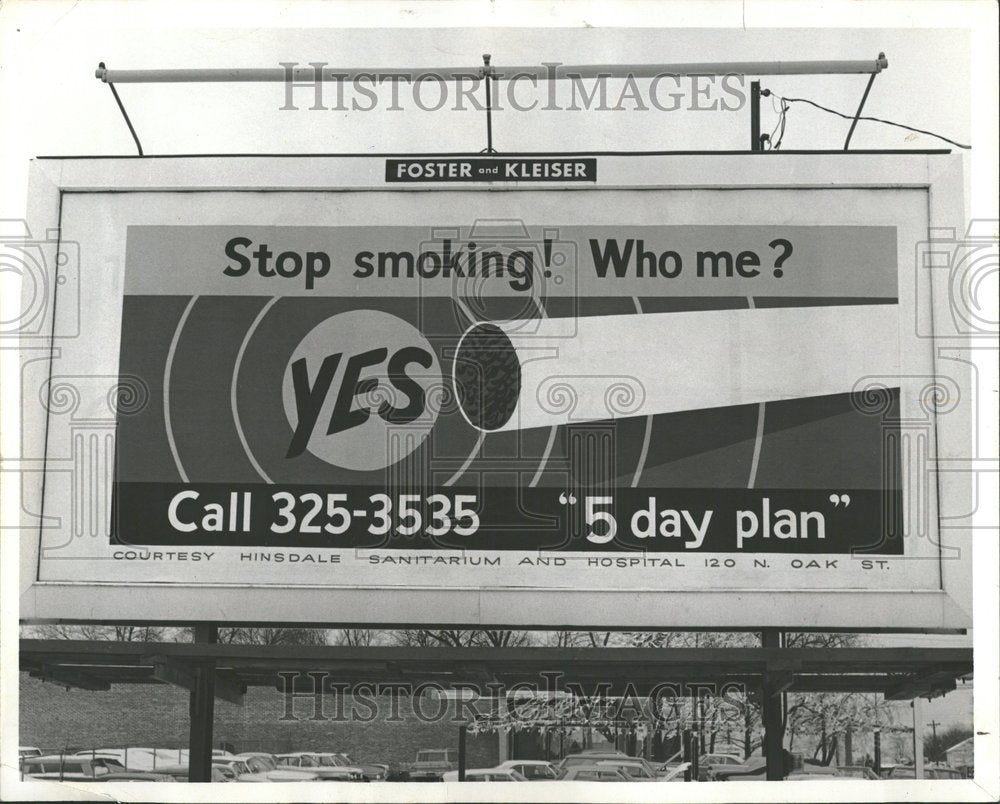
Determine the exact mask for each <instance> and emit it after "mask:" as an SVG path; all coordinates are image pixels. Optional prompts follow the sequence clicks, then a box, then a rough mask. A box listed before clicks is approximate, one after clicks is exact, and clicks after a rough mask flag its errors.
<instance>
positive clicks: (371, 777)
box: [333, 751, 389, 782]
mask: <svg viewBox="0 0 1000 804" xmlns="http://www.w3.org/2000/svg"><path fill="white" fill-rule="evenodd" d="M333 755H334V756H336V757H339V758H340V760H341V764H342V766H343V767H348V768H360V769H361V772H362V774H364V777H365V781H367V782H384V781H385V780H386V777H387V776H388V775H389V766H388V765H383V764H382V763H380V762H369V763H363V762H355V761H354V760H353V759H352V758H351V755H350V754H346V753H344V752H343V751H334V752H333Z"/></svg>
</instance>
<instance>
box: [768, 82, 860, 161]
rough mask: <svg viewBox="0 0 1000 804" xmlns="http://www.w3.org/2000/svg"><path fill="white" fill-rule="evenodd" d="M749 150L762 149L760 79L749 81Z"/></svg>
mask: <svg viewBox="0 0 1000 804" xmlns="http://www.w3.org/2000/svg"><path fill="white" fill-rule="evenodd" d="M750 150H751V151H763V150H764V148H763V143H762V142H761V141H760V81H751V82H750ZM845 150H846V149H845Z"/></svg>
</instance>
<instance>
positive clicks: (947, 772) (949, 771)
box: [924, 765, 966, 780]
mask: <svg viewBox="0 0 1000 804" xmlns="http://www.w3.org/2000/svg"><path fill="white" fill-rule="evenodd" d="M924 778H925V779H952V780H954V779H965V778H966V776H965V774H964V773H962V771H960V770H959V769H958V768H952V767H949V766H947V765H930V766H924Z"/></svg>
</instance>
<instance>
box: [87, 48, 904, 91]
mask: <svg viewBox="0 0 1000 804" xmlns="http://www.w3.org/2000/svg"><path fill="white" fill-rule="evenodd" d="M888 66H889V63H888V62H887V61H886V59H885V56H884V55H883V54H879V57H878V58H877V59H875V60H874V61H873V60H871V59H858V60H842V61H831V60H828V61H771V62H766V61H758V62H754V61H742V62H739V61H735V62H699V63H691V62H687V63H679V64H576V65H570V64H560V65H555V66H552V65H544V64H531V65H525V66H520V67H504V68H503V69H502V70H497V71H494V72H493V74H492V77H493V78H496V79H498V80H501V81H502V80H504V79H508V80H526V79H534V80H537V81H559V80H564V79H573V78H575V79H588V78H655V77H657V76H690V75H859V74H860V75H869V74H871V73H873V72H875V73H877V72H881V71H882V70H884V69H886V68H887V67H888ZM319 68H320V69H318V71H317V70H316V69H314V68H313V66H312V65H311V64H307V65H306V66H302V67H300V66H298V64H297V63H294V64H293V63H290V64H288V65H286V66H281V67H264V68H214V69H183V70H157V69H153V70H112V69H109V68H107V67H98V69H97V70H96V71H95V73H94V75H95V77H96V78H97V79H98V80H100V81H103V82H104V83H115V84H177V83H219V82H222V83H228V82H232V83H248V82H249V83H262V82H274V83H284V82H285V81H294V82H296V83H300V82H315V81H346V82H354V81H364V82H372V83H373V84H378V83H382V82H384V81H404V82H409V83H412V82H414V81H416V80H419V79H420V78H421V77H423V78H426V77H428V76H437V77H439V78H441V79H443V80H455V81H459V80H468V79H475V78H478V77H480V75H481V68H480V67H398V68H396V67H376V68H361V67H351V68H338V67H327V66H326V65H325V64H322V63H319ZM317 72H318V73H319V74H318V75H317Z"/></svg>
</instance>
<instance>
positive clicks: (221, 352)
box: [22, 155, 968, 628]
mask: <svg viewBox="0 0 1000 804" xmlns="http://www.w3.org/2000/svg"><path fill="white" fill-rule="evenodd" d="M826 158H827V159H829V158H830V157H826ZM840 158H841V159H852V160H854V161H853V162H852V164H853V165H856V166H857V167H858V171H857V172H858V173H859V175H864V174H865V173H866V172H867V174H868V175H867V176H865V181H864V182H859V181H856V180H854V181H852V179H851V175H850V172H848V174H846V175H845V174H844V173H843V170H842V168H843V165H838V172H837V174H836V175H837V176H838V177H840V178H839V180H838V182H837V183H836V184H834V185H831V184H830V183H829V182H824V181H822V180H821V179H822V173H823V170H824V168H823V164H822V159H823V157H821V156H811V157H799V156H792V155H789V156H786V157H783V159H784V160H787V161H783V162H782V163H781V164H782V166H783V168H784V170H785V173H786V175H787V178H785V179H784V180H779V179H780V176H779V177H777V178H776V177H775V176H774V175H771V176H769V177H768V181H767V182H766V183H765V182H760V181H759V180H755V175H754V170H753V169H746V164H747V162H746V161H745V162H744V163H743V165H742V166H741V172H740V175H741V177H742V178H741V179H740V180H734V179H733V178H732V176H733V175H734V173H733V171H732V170H731V165H730V164H729V163H728V162H724V161H722V160H721V159H720V158H713V157H709V156H706V157H698V158H691V157H687V158H686V160H687V161H686V162H685V164H684V167H683V170H681V171H678V170H677V169H676V165H677V162H676V160H673V161H672V160H669V159H667V160H665V159H664V158H662V157H635V158H633V159H631V160H629V159H624V158H617V159H601V158H587V159H580V160H576V162H579V163H580V164H575V163H574V160H572V159H565V158H560V157H552V158H533V159H531V160H524V162H525V164H518V160H516V159H505V160H503V161H504V165H503V166H502V168H503V171H502V172H501V173H500V174H499V175H498V176H495V177H491V176H489V175H488V171H489V169H490V166H489V165H488V164H482V163H485V162H488V160H484V159H482V158H479V159H474V160H472V159H470V160H461V159H451V160H444V159H443V160H413V159H405V158H400V159H388V160H378V159H370V160H368V159H366V160H340V161H338V160H336V159H329V160H316V159H315V158H313V159H312V160H310V159H307V158H302V159H295V160H291V159H289V160H282V159H273V158H272V159H269V160H264V159H261V160H259V162H258V164H256V165H255V167H254V171H256V172H251V173H246V172H243V173H241V166H240V164H239V162H240V160H237V159H228V160H227V159H225V158H218V159H213V160H205V159H191V160H170V161H169V164H165V163H161V165H163V167H162V168H160V166H159V165H157V166H156V167H157V168H160V169H159V171H154V173H155V172H159V173H160V175H155V176H150V175H149V174H148V173H146V174H143V175H141V176H139V175H137V174H136V172H135V171H134V170H133V169H131V168H130V167H129V166H128V165H127V163H125V161H124V160H122V161H121V164H117V165H116V164H105V165H95V164H94V163H88V162H87V161H86V160H80V162H79V163H72V165H73V166H76V165H78V167H74V170H78V171H79V174H80V176H81V179H80V180H81V181H82V182H84V183H86V188H85V189H83V188H82V187H81V188H75V189H73V190H72V191H70V190H68V189H67V188H66V187H62V188H61V189H59V190H58V191H57V192H58V197H59V199H60V203H59V206H58V212H57V215H58V228H59V243H58V248H59V249H62V250H65V248H66V247H67V246H68V245H69V244H73V246H74V248H76V249H77V252H76V253H77V254H78V262H77V263H75V264H73V265H72V266H71V268H72V270H74V271H76V272H78V277H77V280H76V281H74V282H72V283H64V284H58V283H57V284H56V287H55V291H54V296H55V300H56V302H57V303H56V304H54V305H53V307H54V312H53V313H52V316H53V320H52V321H51V322H50V326H51V327H52V329H51V330H50V333H51V334H52V335H53V337H51V343H52V344H53V345H54V347H55V348H54V349H53V351H52V352H51V356H50V359H49V360H35V361H28V362H27V363H26V364H25V367H24V371H23V372H22V375H23V376H22V381H23V387H24V388H25V393H26V395H31V394H34V395H35V396H34V398H35V399H38V400H40V401H41V402H42V404H43V407H44V414H45V415H44V417H40V421H39V422H36V424H44V428H43V430H40V431H39V432H44V433H45V436H44V448H45V465H46V468H45V471H44V488H39V490H38V491H39V498H38V501H37V502H38V508H36V509H31V508H30V506H26V510H27V511H32V510H34V511H35V512H37V516H36V517H35V521H34V522H31V521H29V522H28V524H29V530H30V525H34V532H33V542H32V543H33V544H34V545H35V546H36V547H35V551H34V553H33V554H32V555H31V559H33V562H32V561H30V560H28V561H26V562H25V567H27V568H28V569H27V571H28V572H29V573H30V574H31V577H30V578H29V579H27V580H28V581H29V583H28V585H27V590H26V595H25V597H24V598H23V599H22V606H23V607H24V608H25V609H26V610H27V612H28V613H27V615H26V616H28V617H31V616H36V617H40V616H53V615H54V616H58V617H59V618H66V619H88V618H97V617H98V616H105V617H107V616H108V612H109V611H112V610H114V607H115V606H125V607H126V610H127V611H128V614H129V615H130V618H138V619H150V620H171V619H173V620H186V619H205V618H210V619H220V620H222V619H225V620H229V621H233V620H240V619H263V620H272V621H286V622H327V623H333V622H351V623H360V622H365V623H373V624H379V623H384V624H392V623H397V624H402V623H409V622H420V621H423V622H427V621H431V620H434V619H435V618H436V621H438V622H447V623H459V624H469V625H478V624H510V625H539V626H550V627H551V626H559V625H580V626H583V625H588V624H615V625H620V626H623V627H626V626H636V627H638V626H643V625H645V626H654V625H656V626H660V627H668V626H671V625H675V626H678V627H693V626H700V627H705V626H725V625H728V626H730V627H743V626H748V627H751V626H754V627H756V626H765V625H778V626H785V627H790V626H799V627H889V628H891V627H897V628H906V627H911V628H954V627H962V626H963V625H964V615H963V613H962V611H961V609H960V607H959V606H957V605H956V604H955V602H954V600H953V597H954V594H955V593H954V592H951V590H949V589H946V586H947V585H948V584H947V583H946V580H947V579H950V578H951V577H962V573H963V572H965V571H966V570H964V569H956V566H957V565H959V564H962V563H963V562H964V563H966V564H967V563H968V552H966V553H965V555H964V556H961V555H959V552H960V551H955V555H948V549H947V548H948V545H945V544H944V542H943V541H942V540H943V538H944V537H943V534H942V529H941V528H940V527H939V522H940V511H939V505H940V503H941V499H940V498H939V494H938V488H937V486H936V484H935V483H934V482H931V481H930V480H929V478H931V477H932V475H933V472H932V470H931V469H930V468H929V467H931V466H932V464H933V462H934V461H935V460H936V459H937V456H936V453H935V450H936V449H939V448H940V444H941V443H942V442H941V439H940V438H939V436H940V429H941V420H940V419H937V418H936V417H937V416H938V414H939V413H940V409H938V408H937V407H935V406H936V405H937V402H935V401H934V400H931V401H930V402H929V401H928V398H927V394H928V388H931V389H937V388H939V387H941V383H942V380H941V379H940V377H939V372H938V368H937V366H936V362H935V350H934V345H935V341H934V338H931V337H927V336H926V333H925V332H922V331H921V322H923V323H924V324H926V322H927V321H931V322H932V323H933V319H934V315H935V311H934V309H933V306H932V294H931V293H930V282H931V280H932V277H931V275H930V274H929V273H928V272H926V271H920V270H915V267H914V266H915V262H914V260H915V254H916V253H917V251H918V249H919V246H920V244H921V243H924V242H926V241H927V239H928V236H929V233H928V220H929V218H932V217H933V216H934V215H935V214H941V212H940V210H934V209H932V208H931V196H930V195H929V194H928V192H927V186H921V185H919V184H913V185H907V184H906V183H905V182H899V181H898V179H897V180H895V181H891V182H890V181H888V180H883V179H882V176H884V175H885V172H886V168H885V167H884V165H879V166H878V167H877V168H876V167H875V165H876V163H875V162H874V161H873V160H871V159H867V161H866V158H865V157H862V156H857V157H854V156H851V157H840ZM937 158H938V159H944V158H945V157H937ZM729 159H732V158H729ZM883 159H884V160H892V159H896V160H899V161H898V163H897V164H898V165H901V166H904V167H905V168H906V169H909V170H911V171H914V172H916V173H920V172H921V171H923V175H928V165H930V164H932V163H933V160H934V159H935V157H931V156H919V157H918V156H913V157H901V156H895V157H884V158H883ZM255 161H256V160H255ZM465 161H467V162H468V163H469V164H468V165H465V164H463V162H465ZM310 162H311V164H310ZM319 162H323V164H318V163H319ZM529 163H530V164H529ZM915 164H916V165H917V168H916V170H914V168H913V166H914V165H915ZM262 165H263V170H261V166H262ZM289 166H291V168H292V169H291V170H285V168H288V167H289ZM111 167H115V168H116V170H111V169H110V168H111ZM310 167H311V168H313V169H315V170H317V171H318V172H319V174H320V175H323V173H324V171H323V170H319V169H320V168H323V169H325V170H326V175H325V176H324V178H322V179H320V180H317V179H316V178H309V179H308V180H306V181H303V179H304V178H305V177H306V176H307V175H309V173H310ZM60 168H61V169H62V172H61V175H60V181H63V182H65V181H66V172H65V168H66V165H65V164H62V165H60ZM44 169H45V168H43V167H42V166H40V167H39V168H38V170H39V171H42V170H44ZM95 170H96V171H97V175H99V177H100V182H99V183H98V186H96V187H95V183H94V177H95V173H94V171H95ZM512 170H513V171H514V172H513V173H512V174H510V175H511V176H512V177H508V176H507V175H504V174H505V173H509V172H510V171H512ZM122 171H124V172H122ZM268 171H270V174H271V176H269V175H268ZM49 172H50V173H51V171H49ZM69 172H70V173H72V172H73V170H70V171H69ZM830 173H831V174H832V171H830ZM249 175H253V176H254V178H253V179H248V178H247V176H249ZM695 175H697V178H696V179H694V178H689V177H693V176H695ZM330 177H332V178H330ZM71 181H72V179H71ZM101 182H103V183H101ZM248 182H250V183H249V184H248ZM324 182H325V183H324ZM36 184H37V182H36ZM414 184H416V185H418V186H416V187H415V186H414ZM193 189H194V190H198V192H190V191H191V190H193ZM46 192H47V193H48V194H49V195H51V193H52V192H53V191H52V189H51V188H49V189H48V190H47V191H46ZM43 195H44V193H43ZM938 203H940V202H938ZM949 203H954V201H953V199H952V200H951V201H950V202H949ZM67 271H68V269H67ZM63 276H69V273H68V272H67V273H64V274H63ZM63 332H65V333H66V336H65V337H61V333H63ZM961 382H963V380H962V378H961V377H960V376H959V377H958V378H957V379H956V378H946V383H954V384H956V388H957V387H958V384H959V383H961ZM955 418H956V419H957V418H958V417H955ZM948 426H949V427H951V428H952V430H951V431H949V434H948V435H947V436H946V439H955V440H956V444H958V445H960V444H961V438H962V437H963V435H962V426H960V423H956V424H951V423H949V424H948ZM959 507H961V506H960V505H959ZM28 519H29V520H30V519H31V517H30V516H29V517H28ZM945 558H950V559H951V564H950V565H947V566H948V569H947V571H946V570H945V569H944V567H945V566H946V561H945ZM956 572H957V573H958V574H957V575H956V574H955V573H956ZM946 576H947V579H946ZM22 580H25V579H22ZM779 590H780V591H785V592H789V593H791V594H790V596H787V597H783V598H781V601H780V602H776V601H775V599H774V598H773V596H772V595H773V592H774V591H779ZM949 592H951V594H949ZM769 599H770V602H768V601H769ZM904 600H905V601H906V605H905V606H898V605H897V604H898V603H899V602H902V601H904ZM113 601H117V602H113ZM258 605H259V608H255V607H256V606H258ZM56 609H61V611H58V612H57V611H56ZM248 609H252V610H253V616H251V614H250V612H248ZM117 611H118V612H119V615H120V616H119V617H117V618H116V617H110V619H118V618H122V616H121V615H123V614H124V612H123V610H122V609H121V608H119V609H117ZM199 611H202V612H205V614H204V615H202V616H196V615H197V612H199ZM428 618H430V619H428Z"/></svg>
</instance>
